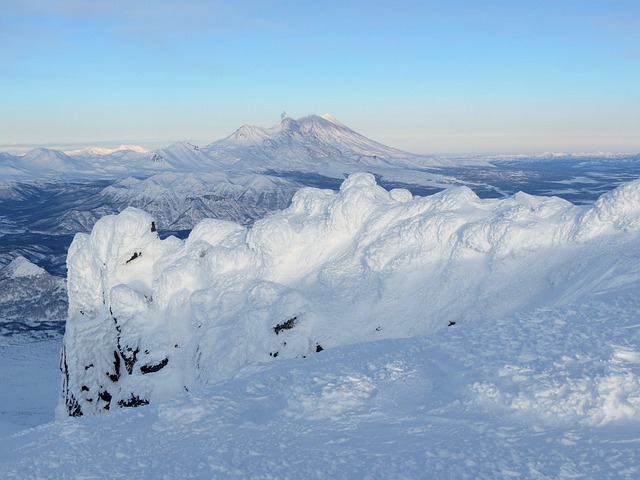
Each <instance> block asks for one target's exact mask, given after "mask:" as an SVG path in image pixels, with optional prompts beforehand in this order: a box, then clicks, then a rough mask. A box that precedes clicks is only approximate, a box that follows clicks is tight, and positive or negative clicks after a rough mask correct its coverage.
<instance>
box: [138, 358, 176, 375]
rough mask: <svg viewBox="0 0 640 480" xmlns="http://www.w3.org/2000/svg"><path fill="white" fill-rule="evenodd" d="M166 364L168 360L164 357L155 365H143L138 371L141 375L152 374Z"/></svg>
mask: <svg viewBox="0 0 640 480" xmlns="http://www.w3.org/2000/svg"><path fill="white" fill-rule="evenodd" d="M167 363H169V359H168V358H167V357H165V358H164V359H163V360H162V361H161V362H160V363H157V364H155V365H143V366H142V367H140V371H141V372H142V373H143V374H147V373H154V372H157V371H158V370H161V369H163V368H164V367H165V365H167Z"/></svg>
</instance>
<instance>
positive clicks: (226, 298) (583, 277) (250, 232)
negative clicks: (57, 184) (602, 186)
mask: <svg viewBox="0 0 640 480" xmlns="http://www.w3.org/2000/svg"><path fill="white" fill-rule="evenodd" d="M311 126H313V125H311ZM305 128H306V127H305ZM331 128H334V127H331ZM238 132H240V133H242V132H243V131H242V130H239V131H238ZM244 133H247V134H249V133H251V134H252V135H254V134H256V131H255V130H247V131H246V132H244ZM257 133H258V134H268V133H270V132H268V131H266V130H264V131H262V132H260V131H257ZM254 136H255V135H254ZM252 138H253V137H252ZM269 139H270V137H269V138H267V140H269ZM256 141H257V140H256V139H255V138H253V139H252V140H251V142H256ZM252 146H255V145H254V144H253V143H252ZM236 147H237V144H233V145H232V147H230V148H232V149H236ZM253 151H255V150H253ZM196 152H197V151H196ZM195 155H196V156H197V154H195ZM540 161H546V160H540ZM585 161H592V159H590V158H587V159H585ZM505 172H507V173H508V174H509V175H511V173H509V170H508V168H506V169H505ZM440 178H442V177H440ZM513 178H514V177H513V176H512V175H511V176H509V178H508V179H507V180H509V179H513ZM507 180H505V183H506V181H507ZM591 181H593V177H590V178H586V179H583V180H579V182H581V183H582V184H588V183H589V182H591ZM560 182H563V180H562V179H561V178H558V185H564V186H565V187H568V186H571V182H569V185H567V184H566V183H565V184H562V183H560ZM597 188H599V184H598V185H594V186H593V189H594V191H595V190H597ZM154 229H155V218H154V217H153V216H152V215H149V214H147V213H144V212H142V211H140V210H136V209H128V210H126V211H124V212H123V213H120V214H119V215H118V216H107V217H105V218H103V219H102V220H100V221H98V222H97V223H96V224H95V225H94V226H93V229H92V233H91V234H80V235H77V236H76V238H75V240H74V243H73V245H72V247H71V250H70V253H69V259H68V265H69V269H68V271H69V278H68V288H69V303H70V304H69V320H68V324H67V329H66V337H65V339H64V346H65V358H66V360H67V367H68V374H69V375H68V378H67V380H66V384H65V381H64V380H63V378H64V377H63V378H61V377H60V375H59V370H58V365H59V356H58V352H59V350H60V347H61V346H62V345H63V339H62V337H61V336H60V334H59V333H58V330H57V329H56V328H55V325H54V324H47V325H44V326H43V328H42V329H40V330H35V329H34V330H27V331H24V329H23V328H22V325H23V324H24V322H22V320H25V319H22V320H20V319H15V318H13V317H12V319H11V322H9V323H7V322H5V323H4V324H3V326H4V328H5V329H4V330H3V335H2V336H1V337H0V340H1V343H0V356H1V358H0V361H2V364H3V366H6V368H5V367H3V369H2V375H3V376H2V385H3V390H2V393H1V394H0V413H1V414H2V417H1V418H2V422H1V423H0V474H1V475H0V476H1V477H2V478H21V479H27V478H29V479H31V478H105V477H107V478H131V477H136V478H149V479H157V478H166V479H173V478H203V479H204V478H256V479H258V478H305V477H308V478H372V479H373V478H407V479H409V478H412V479H413V478H469V479H477V478H486V479H494V478H563V479H564V478H567V479H568V478H594V479H600V478H603V479H605V478H610V479H620V478H622V479H635V478H639V477H640V315H639V313H638V312H640V296H639V295H638V293H640V181H631V182H624V181H623V182H622V185H621V186H620V187H618V188H617V189H615V190H613V191H610V192H609V193H606V194H604V195H603V196H602V197H601V198H600V199H598V200H597V201H595V203H593V202H590V203H588V204H586V205H575V204H571V203H569V202H568V201H565V200H562V199H560V198H557V197H548V196H539V195H528V194H524V193H517V194H515V195H507V196H505V197H504V198H499V199H498V198H493V199H492V198H479V197H478V196H477V195H475V194H474V193H473V192H472V191H471V190H469V189H468V188H466V187H453V188H449V189H447V190H444V191H442V192H440V193H437V194H435V195H429V196H416V195H412V194H411V193H409V192H408V191H407V190H404V189H395V190H393V189H385V188H381V187H380V186H379V185H377V183H376V179H375V178H374V177H373V176H371V175H368V174H354V175H351V176H350V177H349V178H348V179H346V180H344V181H343V182H342V185H341V187H340V190H338V191H333V190H326V189H317V188H305V189H302V190H299V191H298V192H297V193H296V195H295V196H294V198H293V201H292V204H291V206H290V207H288V208H287V209H285V210H282V211H276V212H274V213H272V214H270V215H267V216H266V217H265V218H264V219H261V220H258V221H257V222H256V223H255V224H253V225H252V226H251V227H247V226H246V225H243V224H242V223H234V222H229V221H224V220H212V219H210V220H205V221H203V222H201V223H200V224H199V225H198V226H196V228H194V229H193V231H191V233H190V234H189V236H188V237H187V238H186V239H184V240H180V239H178V238H175V237H169V238H164V239H161V238H159V237H158V236H157V232H154V231H153V230H154ZM10 266H11V265H10ZM38 268H39V267H36V266H30V265H29V263H28V262H27V261H24V260H19V261H17V262H16V263H15V264H13V266H12V268H10V269H8V268H7V267H5V269H3V270H2V271H0V277H1V276H2V273H3V271H4V272H5V274H6V275H5V276H6V277H7V278H8V277H12V278H13V277H18V278H25V277H27V278H29V275H32V277H31V278H32V279H33V280H32V281H33V283H34V284H35V283H36V279H43V280H46V282H48V283H51V282H54V284H55V278H53V279H52V278H49V277H45V276H43V275H44V274H43V272H42V271H41V270H39V269H38ZM15 280H16V278H14V283H13V284H16V281H15ZM13 284H12V285H13ZM56 288H57V287H56ZM21 291H22V290H16V292H21ZM11 295H14V294H13V293H12V294H11ZM15 295H17V293H16V294H15ZM0 299H1V298H0ZM7 311H9V310H7ZM11 311H12V312H13V311H14V310H11ZM17 320H20V321H17ZM289 321H290V322H289ZM319 346H321V348H318V347H319ZM136 349H137V350H138V353H137V354H136V355H135V356H134V355H132V352H133V351H135V350H136ZM114 353H115V354H116V355H117V356H118V360H117V363H119V365H120V368H119V370H118V372H117V373H118V375H116V371H115V368H116V367H115V364H114ZM134 357H135V358H134ZM165 359H166V361H165ZM114 379H115V380H114ZM5 386H6V388H5ZM61 386H62V392H61ZM83 387H85V388H83ZM107 390H108V392H109V396H108V397H107V396H106V395H102V396H99V395H98V394H99V393H100V392H104V391H107ZM61 393H62V395H61ZM67 393H71V394H72V397H73V399H74V400H75V401H76V402H77V404H78V406H79V407H80V408H81V410H82V413H83V416H81V417H68V416H67V415H66V413H68V412H69V410H68V408H69V406H70V404H69V403H68V400H69V398H71V397H69V396H68V395H66V394H67ZM131 395H134V396H136V397H137V398H139V399H144V400H148V401H149V404H148V405H141V406H138V407H136V408H126V407H125V408H118V407H117V403H118V400H121V401H123V405H126V403H127V401H128V400H129V399H130V398H132V397H131ZM107 399H108V400H109V401H107ZM56 403H57V404H58V407H57V415H58V418H57V419H56V420H55V421H54V418H53V410H54V408H55V405H56ZM107 404H108V406H109V410H105V408H104V407H105V406H106V405H107ZM71 405H72V406H73V403H71ZM45 422H46V423H45Z"/></svg>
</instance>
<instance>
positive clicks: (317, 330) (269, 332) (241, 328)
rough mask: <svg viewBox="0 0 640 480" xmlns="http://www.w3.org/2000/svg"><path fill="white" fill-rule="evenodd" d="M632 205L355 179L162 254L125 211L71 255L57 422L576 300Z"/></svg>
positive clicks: (635, 190)
mask: <svg viewBox="0 0 640 480" xmlns="http://www.w3.org/2000/svg"><path fill="white" fill-rule="evenodd" d="M639 205H640V181H637V182H632V183H630V184H627V185H625V186H623V187H620V188H619V189H617V190H615V191H613V192H611V193H610V194H607V195H604V196H603V197H602V198H601V199H600V200H599V201H598V202H596V204H595V205H594V206H592V207H577V206H574V205H572V204H571V203H569V202H566V201H564V200H561V199H559V198H555V197H550V198H545V197H534V196H531V195H526V194H523V193H518V194H516V195H514V196H512V197H510V198H507V199H504V200H493V199H492V200H482V199H480V198H478V197H477V196H476V195H475V194H474V193H473V192H472V191H471V190H470V189H468V188H466V187H456V188H450V189H447V190H445V191H442V192H440V193H437V194H435V195H432V196H429V197H418V196H412V195H411V194H410V193H409V192H407V191H406V190H392V191H387V190H385V189H383V188H382V187H380V186H378V185H377V184H376V182H375V179H374V177H373V176H372V175H370V174H364V173H362V174H353V175H351V176H349V177H348V178H347V180H345V181H344V183H343V184H342V186H341V188H340V190H339V191H338V192H335V191H331V190H321V189H316V188H303V189H301V190H299V191H298V192H297V193H296V194H295V195H294V197H293V200H292V203H291V206H290V207H289V208H287V209H286V210H283V211H280V212H277V213H275V214H272V215H270V216H268V217H266V218H264V219H262V220H260V221H258V222H256V223H255V224H254V226H253V227H252V228H250V229H249V228H247V227H245V226H242V225H239V224H235V223H232V222H228V221H222V220H213V219H209V220H205V221H203V222H201V223H200V224H199V225H198V226H196V227H195V228H194V229H193V231H192V232H191V234H190V235H189V237H188V238H187V239H186V240H184V241H182V240H178V239H177V238H175V237H169V238H167V239H165V240H161V239H160V238H159V237H158V235H157V232H156V228H155V220H154V219H153V218H152V217H151V216H150V215H148V214H146V213H144V212H143V211H141V210H137V209H134V208H129V209H127V210H125V211H124V212H122V213H121V214H119V215H117V216H107V217H104V218H102V219H101V220H99V221H98V222H97V223H96V225H95V227H94V229H93V231H92V232H91V234H90V235H87V234H77V235H76V237H75V239H74V241H73V243H72V245H71V248H70V250H69V255H68V260H67V266H68V291H69V316H68V321H67V330H66V334H65V340H64V348H63V355H62V361H61V368H62V371H63V386H62V395H61V401H60V404H59V407H58V412H57V413H58V415H59V416H65V415H81V414H92V413H98V412H101V411H104V410H107V409H112V408H115V407H117V406H135V405H141V404H146V403H149V402H155V401H156V400H160V399H163V398H167V397H170V396H173V395H175V394H176V393H178V392H181V391H184V390H191V389H192V388H195V387H197V385H199V384H203V383H204V384H206V383H214V382H219V381H222V380H225V379H229V378H231V377H233V376H234V375H236V374H238V372H240V371H241V370H242V369H243V368H244V367H247V366H248V365H251V364H255V363H259V362H267V361H272V360H273V359H275V358H277V359H280V358H294V357H304V356H308V355H312V354H315V353H316V352H318V351H321V350H322V349H326V348H331V347H336V346H340V345H348V344H354V343H359V342H366V341H370V340H379V339H383V338H398V337H409V336H413V335H417V334H428V333H429V332H433V331H436V330H439V329H442V328H446V327H447V325H448V324H449V323H450V322H452V321H454V322H456V323H458V324H460V323H464V322H466V321H468V320H473V319H474V317H475V316H477V315H478V314H479V312H481V314H482V316H483V317H486V316H490V315H493V314H495V315H504V314H509V313H510V312H519V311H523V310H526V309H528V308H535V307H539V306H544V305H549V304H554V303H555V304H561V303H562V302H565V301H568V300H569V299H570V300H571V301H576V300H579V299H580V298H582V297H584V298H587V297H589V296H591V295H593V288H592V285H593V278H592V276H593V275H596V274H598V275H600V273H601V271H600V270H599V265H600V264H599V263H598V262H601V263H602V265H601V267H602V268H601V270H606V269H610V268H611V266H610V265H608V264H605V263H606V261H605V260H604V259H601V257H599V256H598V255H599V253H600V252H599V249H598V238H599V236H601V235H618V236H624V235H626V234H629V233H630V232H633V233H634V234H637V232H638V230H640V221H639V219H640V207H638V206H639ZM567 252H569V253H571V254H570V255H569V254H567ZM576 252H578V253H580V258H582V259H583V262H582V263H579V262H576V261H575V258H576V255H574V253H576ZM558 272H564V273H558ZM590 275H591V276H590ZM603 288H604V287H603ZM283 325H287V326H288V327H287V328H278V327H282V326H283ZM513 404H514V405H516V403H515V401H514V402H513Z"/></svg>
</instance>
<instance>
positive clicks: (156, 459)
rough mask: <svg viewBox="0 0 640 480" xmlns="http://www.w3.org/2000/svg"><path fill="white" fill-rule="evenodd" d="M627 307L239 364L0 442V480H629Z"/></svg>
mask: <svg viewBox="0 0 640 480" xmlns="http://www.w3.org/2000/svg"><path fill="white" fill-rule="evenodd" d="M638 307H640V303H639V301H638V298H637V296H635V295H629V294H628V293H623V294H620V295H612V294H609V295H608V296H607V297H606V298H600V299H593V300H590V301H589V302H585V303H582V304H580V305H571V306H558V307H554V308H549V307H540V308H537V309H534V310H532V311H530V312H520V313H516V314H513V315H509V316H504V317H496V316H488V317H482V318H477V319H476V320H475V321H473V322H468V323H465V324H464V325H455V326H452V327H450V328H447V329H443V330H439V331H437V332H433V333H432V334H430V335H429V336H415V337H412V338H404V339H386V340H378V341H373V342H367V343H360V344H355V345H350V346H344V347H336V348H332V349H327V350H326V351H323V352H322V353H321V354H318V355H313V356H309V357H307V358H293V359H284V360H280V361H274V362H267V363H265V362H262V363H253V364H251V365H248V366H246V367H244V368H243V369H242V370H241V371H240V372H239V373H238V375H236V376H235V378H232V379H229V380H226V381H223V382H220V383H217V384H213V385H200V386H198V387H196V388H195V389H194V390H192V391H190V392H183V393H181V394H179V395H177V396H173V397H172V398H170V399H167V400H162V401H158V402H154V403H152V404H151V405H147V406H142V407H139V408H135V409H121V410H118V411H114V412H111V413H109V414H108V415H96V416H89V417H82V418H67V419H65V420H63V421H58V422H55V423H51V424H48V425H43V426H40V427H37V428H34V429H31V430H27V431H24V432H22V433H20V434H17V435H14V436H12V437H8V438H4V439H0V445H1V448H0V471H2V473H3V478H96V479H97V478H104V477H105V476H108V477H109V478H129V477H131V476H135V477H136V478H142V479H157V478H166V479H170V478H256V479H257V478H283V477H286V478H302V477H308V478H371V479H375V478H401V479H410V478H461V479H477V478H482V479H491V478H511V477H516V478H539V479H543V478H560V479H568V478H598V479H634V478H637V476H638V474H640V450H639V449H638V445H639V444H640V434H639V433H638V432H639V431H640V430H638V415H637V413H638V411H639V404H638V393H639V392H640V389H639V388H638V386H637V379H638V376H639V374H640V371H639V368H638V357H639V356H640V341H639V335H638V331H639V329H640V324H639V322H638V318H637V311H638ZM621 379H626V380H624V381H621ZM633 382H636V383H635V386H633ZM605 384H608V385H609V386H613V385H617V386H616V387H615V389H609V390H607V389H606V388H605V389H604V390H603V389H602V388H600V386H602V385H605ZM599 385H600V386H599ZM550 391H551V392H552V394H551V395H550V394H549V392H550ZM612 394H613V395H612ZM515 400H517V401H515ZM525 400H526V401H525ZM612 400H613V402H612ZM616 403H618V404H619V405H616ZM625 405H626V407H627V408H631V409H633V410H635V414H634V415H628V413H629V410H625V408H622V409H620V407H621V406H622V407H624V406H625ZM612 408H613V410H612ZM612 411H617V412H619V413H622V415H611V412H612Z"/></svg>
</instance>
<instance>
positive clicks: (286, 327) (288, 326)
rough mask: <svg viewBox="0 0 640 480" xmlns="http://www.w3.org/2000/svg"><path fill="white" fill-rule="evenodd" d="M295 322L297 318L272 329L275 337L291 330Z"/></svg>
mask: <svg viewBox="0 0 640 480" xmlns="http://www.w3.org/2000/svg"><path fill="white" fill-rule="evenodd" d="M297 320H298V317H292V318H290V319H289V320H287V321H286V322H284V323H280V324H278V325H276V326H275V327H273V331H274V332H276V335H278V334H279V333H280V332H281V331H282V330H291V329H292V328H293V327H295V325H296V321H297Z"/></svg>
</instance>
